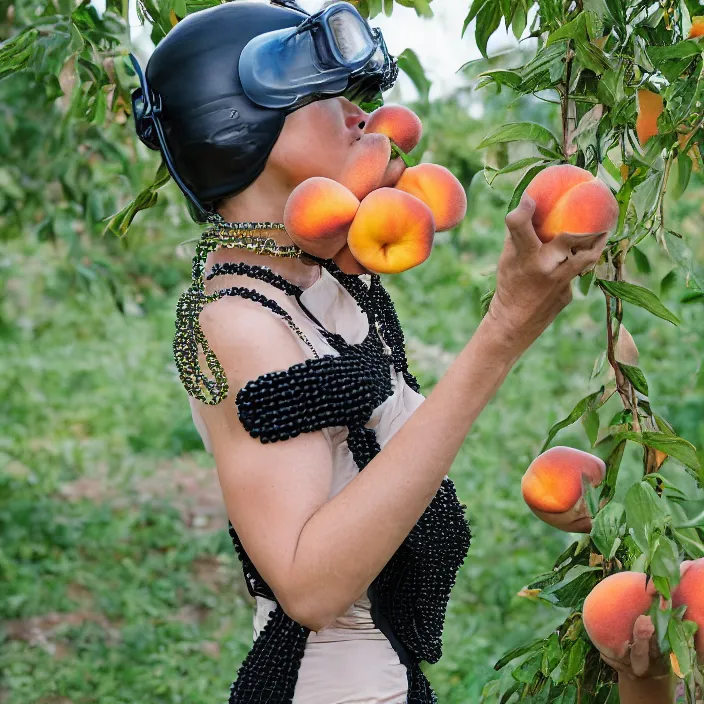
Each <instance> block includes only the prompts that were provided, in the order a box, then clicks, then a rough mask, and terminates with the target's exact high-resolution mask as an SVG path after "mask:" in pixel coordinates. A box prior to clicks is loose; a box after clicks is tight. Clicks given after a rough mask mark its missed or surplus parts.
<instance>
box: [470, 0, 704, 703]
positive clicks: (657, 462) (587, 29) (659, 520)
mask: <svg viewBox="0 0 704 704" xmlns="http://www.w3.org/2000/svg"><path fill="white" fill-rule="evenodd" d="M703 14H704V5H702V4H701V3H700V2H699V1H698V0H685V1H681V2H676V1H674V0H661V1H660V2H659V3H653V2H643V1H642V0H574V1H570V0H565V1H564V2H563V1H562V0H540V2H539V3H533V2H528V0H500V1H495V0H474V2H473V3H471V6H470V9H469V13H468V15H467V17H466V20H465V23H464V28H463V32H464V31H466V30H467V28H468V27H469V26H470V23H472V22H474V28H475V36H476V42H477V45H478V47H479V49H480V51H481V52H482V54H483V55H484V57H485V58H488V57H487V43H488V40H489V37H490V36H491V35H492V34H493V33H494V31H495V30H496V29H498V28H499V26H500V24H501V23H502V21H503V23H504V26H505V27H506V28H507V29H509V30H512V31H513V32H514V34H515V36H516V37H517V38H522V39H524V40H525V39H532V40H533V43H534V45H535V46H536V50H535V53H534V55H533V56H532V57H531V58H530V60H528V61H527V62H526V63H524V64H523V65H517V66H513V67H507V66H502V67H500V68H492V69H491V70H488V71H485V72H484V73H482V74H480V77H479V82H478V87H479V88H488V87H492V86H493V87H495V89H496V90H499V91H502V90H508V91H511V92H513V93H515V94H516V95H518V96H525V95H533V96H536V98H539V99H541V100H546V101H548V102H552V103H554V105H555V108H554V109H555V111H556V114H559V124H560V127H561V129H560V130H559V131H558V130H555V131H552V130H550V129H548V128H546V127H545V126H543V125H540V124H536V123H532V122H513V123H508V124H504V125H502V126H500V127H498V128H497V129H496V130H494V131H493V132H491V133H490V134H488V135H487V136H486V137H485V139H484V140H483V141H482V142H481V144H480V145H478V146H479V147H480V148H492V147H501V148H503V149H504V155H505V153H506V150H505V145H506V144H508V143H513V142H526V143H530V144H532V145H533V150H532V151H533V155H531V156H525V158H520V159H517V160H516V161H513V162H509V160H507V159H504V162H506V163H502V164H499V165H498V166H487V167H486V168H485V173H486V177H487V181H488V182H489V183H493V181H494V179H496V178H498V177H502V176H504V175H505V174H513V175H514V176H516V175H518V176H519V178H518V179H517V185H516V186H515V190H514V191H513V196H512V197H511V199H510V203H509V206H508V209H509V210H511V209H512V208H513V207H515V206H516V205H517V204H518V202H519V200H520V198H521V196H522V194H523V192H524V190H525V189H526V188H527V186H528V185H529V184H530V182H531V181H532V180H533V179H534V178H535V177H536V175H537V174H539V173H540V172H541V171H543V170H544V169H546V168H547V167H549V166H552V165H556V164H572V165H575V166H578V167H581V168H583V169H586V170H588V171H589V172H591V173H592V174H593V175H595V176H597V177H599V178H601V179H602V180H603V181H604V182H606V183H607V184H608V185H609V186H610V187H611V189H612V191H613V192H614V194H615V196H616V199H617V201H618V204H619V218H618V224H617V226H616V228H615V230H614V231H612V235H611V236H610V239H609V240H608V243H607V246H606V248H605V250H604V252H603V255H602V257H601V259H600V261H599V263H598V264H597V266H596V267H595V268H594V269H593V270H592V271H589V272H587V273H584V274H583V275H582V276H581V277H580V280H579V288H580V290H581V292H582V293H583V294H584V295H603V300H604V309H603V310H604V325H605V335H604V338H605V341H606V349H605V351H604V353H603V354H602V355H601V356H600V357H599V358H598V359H597V360H596V362H595V366H594V370H593V372H592V376H591V378H592V379H597V378H599V377H600V375H602V374H601V373H602V372H605V371H606V370H607V368H610V369H608V371H609V374H608V380H607V381H605V383H602V384H601V385H600V386H599V388H597V389H595V390H594V391H593V392H592V393H590V394H589V395H587V396H586V397H585V398H582V399H580V400H579V401H577V402H576V403H575V404H574V407H573V409H572V410H571V412H570V413H569V414H568V415H567V417H566V418H564V420H561V421H560V422H558V423H556V424H555V425H553V427H552V428H550V429H549V431H548V433H547V437H546V440H545V444H544V446H543V451H544V450H546V449H547V448H548V447H549V446H550V445H551V443H552V442H553V440H554V438H555V437H556V435H557V434H558V433H559V432H560V431H561V430H562V429H563V428H566V427H568V426H570V425H572V424H574V423H576V422H578V421H581V422H582V425H583V428H584V430H585V433H586V436H587V438H588V441H589V444H590V445H591V446H592V447H594V448H597V449H598V452H599V454H601V455H603V456H604V460H605V465H606V466H605V472H604V475H603V480H602V481H601V482H600V483H598V485H599V487H600V488H599V490H597V489H595V488H594V487H593V486H590V485H589V483H588V482H586V481H585V482H584V486H583V491H584V495H583V499H584V501H585V503H586V506H587V507H588V510H589V513H590V516H591V517H593V519H592V520H591V521H589V524H588V527H587V528H586V531H587V532H586V534H585V535H584V536H583V537H582V539H581V540H578V541H576V542H574V543H573V544H572V545H570V546H569V548H568V549H567V550H565V552H564V553H563V554H562V555H560V556H559V557H558V558H557V560H556V561H555V564H554V566H553V568H552V569H551V570H549V571H547V572H545V573H543V574H540V575H536V577H535V579H534V580H533V581H532V582H531V583H530V584H528V585H527V586H526V587H525V588H524V589H523V590H522V591H521V592H520V595H521V596H526V597H529V598H532V599H536V600H539V601H542V602H545V603H548V604H552V605H554V606H557V607H565V608H568V609H569V610H570V611H571V613H570V614H569V615H568V617H567V618H566V619H565V620H564V622H563V623H562V624H561V625H560V626H559V628H557V629H556V630H555V631H553V632H552V633H550V634H549V635H548V636H547V637H543V638H538V639H536V640H534V641H532V642H530V643H526V644H525V645H522V646H520V647H518V648H515V649H513V650H512V651H511V652H508V653H506V654H505V655H504V657H502V658H501V659H500V661H499V662H497V663H496V665H495V669H497V670H503V671H504V676H503V677H502V678H501V679H500V680H494V681H492V682H490V683H489V684H487V686H486V687H485V691H484V695H483V701H485V702H489V701H492V702H494V701H497V702H502V703H503V702H509V701H530V702H553V701H559V702H561V703H565V704H566V703H567V702H596V703H605V702H616V701H618V691H617V687H616V685H615V679H614V678H615V672H614V670H612V669H611V668H610V667H609V666H608V665H606V664H605V663H604V661H603V660H602V659H601V658H600V655H599V651H598V650H597V649H596V648H595V647H594V646H593V645H592V643H591V641H590V640H589V637H588V635H587V633H586V630H585V628H584V623H583V620H582V608H583V605H584V601H585V598H586V597H587V596H588V595H589V594H590V592H592V591H593V589H594V588H595V586H596V585H597V584H598V583H599V582H601V581H602V580H603V579H605V578H606V577H608V576H609V575H612V574H614V573H616V572H620V571H632V572H642V573H646V574H647V575H649V576H650V577H651V578H652V582H653V583H654V585H655V587H656V588H657V591H658V592H659V594H660V595H661V596H662V602H661V603H658V601H659V599H655V600H653V604H652V606H651V607H650V610H649V613H650V615H651V617H652V619H653V623H654V625H655V629H656V634H657V638H658V645H659V647H660V650H661V651H662V652H663V653H664V654H666V655H667V654H669V655H670V660H671V663H672V666H673V669H674V671H675V673H676V675H677V677H678V678H679V680H680V682H681V684H683V685H684V687H683V689H684V694H685V697H686V701H687V702H688V703H690V704H694V701H695V695H696V691H697V688H698V687H701V685H702V682H703V678H702V671H701V669H700V668H699V667H698V666H697V655H696V652H695V648H694V633H695V632H696V629H697V625H696V623H695V622H694V621H693V620H691V619H683V614H684V613H685V609H686V606H679V608H674V607H673V602H672V596H673V592H675V590H676V588H677V585H678V583H679V582H680V564H681V563H682V561H683V560H694V559H698V558H701V557H703V556H704V541H703V540H702V529H704V511H703V509H704V469H703V467H702V453H701V452H697V449H696V448H695V447H694V446H693V445H692V444H691V443H690V442H688V441H687V440H685V439H683V438H681V437H679V436H678V434H677V432H676V430H675V429H674V428H673V426H672V425H671V423H669V422H668V420H667V419H666V418H664V417H662V416H661V415H660V414H659V413H658V404H657V399H656V398H651V397H650V392H649V387H648V381H647V378H646V376H645V374H644V373H643V371H642V370H641V369H640V368H639V366H638V352H637V349H636V347H635V343H634V342H633V339H632V337H631V336H630V334H629V333H628V332H627V330H626V328H625V326H624V324H623V321H624V318H625V319H627V318H628V311H629V307H630V306H637V307H640V308H643V309H645V310H646V311H648V313H650V314H652V315H654V316H657V317H658V318H661V319H664V320H665V321H668V323H670V324H672V325H678V323H679V319H678V316H677V315H676V314H675V313H674V312H673V311H671V310H670V309H668V308H667V307H666V306H665V305H664V304H663V302H662V301H661V300H660V298H659V297H658V296H657V295H656V293H655V292H654V291H652V290H650V289H649V288H647V287H644V286H640V285H636V284H634V283H631V282H629V281H628V280H627V278H628V276H627V273H628V268H630V267H633V269H632V271H635V272H637V273H639V274H641V275H645V276H647V275H648V274H650V273H651V272H652V271H653V268H654V267H652V266H651V262H650V261H649V259H648V257H647V255H646V254H645V252H644V251H643V249H642V247H639V245H640V244H641V243H643V242H644V241H645V240H646V239H649V238H650V239H654V240H655V241H656V242H657V244H658V245H659V247H660V248H661V250H662V256H663V257H669V258H671V259H672V260H673V261H674V263H675V264H676V266H677V267H678V269H679V271H680V272H681V276H682V280H683V281H684V286H685V287H686V288H685V293H684V295H683V297H682V303H683V304H687V305H692V306H697V307H701V306H702V305H704V274H703V272H702V269H701V267H700V266H699V265H698V263H697V262H695V261H693V256H692V253H691V251H690V249H689V248H688V246H687V242H686V241H685V238H684V237H683V235H682V234H681V233H679V232H676V231H673V230H672V229H671V228H670V227H669V226H668V221H667V212H666V194H668V195H669V196H670V197H674V198H675V199H676V198H678V197H679V196H681V195H682V193H684V191H685V189H686V188H687V186H688V184H689V182H690V178H691V175H692V172H693V171H700V170H701V169H702V167H703V166H704V164H703V163H702V153H701V151H700V145H701V144H704V107H703V104H704V70H703V67H704V41H703V40H702V39H701V38H700V37H702V35H704V17H701V15H703ZM502 63H506V61H503V62H502ZM555 132H557V133H555ZM676 277H677V275H676V274H674V273H671V274H670V275H669V278H670V281H669V282H668V284H671V283H672V279H674V278H676ZM663 283H665V282H663ZM490 296H491V292H490V293H488V294H487V296H486V297H485V303H488V300H489V299H490ZM701 311H702V315H704V309H701ZM699 374H700V377H701V376H702V370H701V369H700V372H699ZM602 376H604V375H602ZM612 397H614V398H617V399H619V401H620V406H622V408H621V410H619V411H618V412H617V413H616V414H615V415H613V417H611V414H610V413H609V414H607V413H606V412H605V411H606V408H605V406H606V404H607V402H608V401H609V399H611V398H612ZM629 443H632V444H635V445H636V446H638V447H640V448H641V449H642V471H641V474H642V477H641V479H640V480H639V481H637V482H636V483H635V484H633V486H631V487H630V489H629V490H628V491H627V493H626V494H625V498H624V499H623V500H621V501H617V500H615V493H616V482H617V478H618V476H619V469H620V467H621V462H622V459H623V457H624V451H625V449H626V447H627V445H628V444H629ZM666 461H672V462H676V463H679V464H680V465H682V466H683V467H685V468H686V470H687V472H688V473H689V474H690V475H691V477H692V478H693V480H694V484H695V486H696V488H697V491H696V495H691V494H686V493H685V492H683V491H681V490H680V489H678V488H677V487H676V486H674V484H673V483H671V482H669V481H668V479H667V478H666V477H665V476H664V475H663V473H662V472H661V471H660V470H661V467H662V465H663V463H664V462H666ZM661 606H664V608H661ZM702 625H703V626H704V624H702Z"/></svg>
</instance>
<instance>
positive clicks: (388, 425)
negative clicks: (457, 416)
mask: <svg viewBox="0 0 704 704" xmlns="http://www.w3.org/2000/svg"><path fill="white" fill-rule="evenodd" d="M241 278H242V279H243V280H244V279H246V278H247V277H244V276H242V277H241ZM360 279H361V280H362V281H364V282H365V283H366V285H367V286H368V285H369V282H370V275H369V274H362V275H360ZM250 281H252V279H250ZM241 285H244V286H246V285H247V284H246V283H242V284H241ZM267 288H269V286H268V285H267V286H266V287H263V286H262V287H259V288H258V290H260V291H262V292H265V290H266V289H267ZM287 298H288V300H289V301H290V302H289V303H288V305H286V306H283V307H284V308H285V309H286V311H287V312H288V313H289V314H290V315H291V317H292V318H293V321H294V322H295V323H296V325H298V327H299V328H300V329H301V330H302V331H303V333H304V334H305V335H306V337H307V338H308V339H309V340H310V342H311V343H312V345H313V347H314V348H315V350H316V352H317V353H318V355H320V356H321V357H322V356H323V355H327V354H332V355H338V354H339V353H338V352H337V350H335V349H334V348H333V347H331V346H330V345H329V344H328V343H327V341H326V340H325V338H324V337H323V336H322V335H320V334H319V333H318V332H317V328H316V326H315V324H314V323H313V321H311V320H310V318H309V317H308V316H307V315H306V313H305V312H304V311H303V309H302V308H301V307H300V306H299V305H298V302H297V300H296V298H295V297H293V296H289V297H287ZM301 301H302V302H303V305H304V306H306V308H308V310H309V311H310V312H311V313H312V314H313V315H314V316H315V317H316V318H317V319H318V320H319V321H320V323H321V324H322V325H323V326H324V327H325V328H326V329H327V330H328V331H329V332H331V333H338V334H340V335H342V337H344V338H345V340H346V341H347V342H348V343H350V344H357V343H360V342H362V341H363V340H364V338H365V337H366V335H367V333H368V330H369V323H368V321H367V317H366V315H365V314H364V312H363V311H362V309H361V308H360V307H359V305H358V304H357V301H356V300H355V299H354V298H353V297H352V295H351V294H350V293H349V292H348V291H347V289H345V288H344V286H343V285H342V284H341V283H339V282H338V281H337V279H335V277H334V276H333V275H332V274H331V273H330V272H329V271H327V269H325V268H324V267H320V278H319V279H318V280H317V281H316V282H315V283H313V284H312V285H311V286H309V287H308V288H307V289H305V290H304V291H303V293H302V294H301ZM252 305H258V304H256V303H253V304H252ZM282 324H283V325H286V323H285V322H283V321H282ZM291 334H292V335H293V334H294V333H293V332H292V333H291ZM294 336H295V335H294ZM295 337H296V339H297V340H298V341H299V343H300V345H301V349H303V351H304V352H305V353H306V355H307V357H312V356H313V354H312V352H311V350H310V348H309V347H308V346H307V345H306V344H305V343H304V342H303V341H302V340H301V339H300V338H299V337H298V336H295ZM389 374H390V375H391V380H392V387H393V393H392V395H391V396H389V397H388V398H387V399H386V400H385V401H384V402H383V403H382V404H381V405H379V406H378V407H377V408H376V409H375V410H374V412H373V414H372V416H371V418H370V420H369V421H368V422H367V424H366V427H368V428H374V429H375V431H376V437H377V442H378V443H379V445H380V447H381V448H382V449H383V447H384V445H385V444H386V443H387V442H388V441H389V440H390V438H391V437H392V436H393V435H394V433H396V431H397V430H398V429H399V428H400V427H401V426H402V425H403V423H404V421H405V420H406V419H407V418H408V417H409V416H410V415H411V414H412V413H413V411H414V410H415V409H416V408H418V406H420V404H421V403H422V402H423V401H424V400H425V397H424V396H423V395H422V394H420V393H418V392H416V391H414V390H413V389H411V387H410V386H408V384H406V381H405V379H404V377H403V374H402V373H400V372H398V373H396V371H395V370H394V367H393V365H391V364H389ZM188 398H189V401H190V404H191V411H192V414H193V420H194V423H195V425H196V427H197V428H198V431H199V433H200V435H201V437H202V439H203V443H204V445H205V448H206V450H207V451H209V452H211V448H210V442H209V438H208V433H207V428H206V427H205V424H204V422H203V420H202V418H201V416H200V412H199V409H198V407H199V405H200V404H201V402H200V401H198V400H197V399H194V398H192V397H190V396H189V397H188ZM322 432H323V434H324V435H325V437H326V439H327V440H328V442H329V443H330V447H331V449H332V452H333V458H334V468H333V471H334V476H333V482H332V488H331V491H330V498H332V497H333V496H335V495H336V494H337V493H339V492H340V491H342V489H344V487H345V486H346V485H347V484H348V483H349V482H351V481H352V480H353V479H354V477H356V476H357V474H358V472H359V470H358V467H357V465H356V464H355V462H354V460H353V458H352V453H351V452H350V450H349V448H348V446H347V442H346V439H347V427H346V426H337V427H334V426H333V427H330V428H324V429H323V430H322ZM274 607H275V603H274V602H273V601H270V600H268V599H265V598H263V597H259V596H257V597H256V610H255V613H254V624H253V625H254V630H253V637H254V639H255V640H256V638H257V636H258V635H259V632H260V631H261V630H262V628H263V627H264V625H265V624H266V623H267V620H268V618H269V614H270V612H271V610H272V609H273V608H274ZM369 609H370V603H369V599H368V597H367V592H366V591H365V593H364V594H362V595H360V597H359V599H357V601H355V603H354V604H353V605H352V606H351V607H350V608H349V609H348V610H347V611H346V612H345V613H344V614H341V615H340V616H338V617H337V618H336V619H335V620H334V621H333V622H332V623H331V624H330V625H329V626H328V627H326V628H324V629H322V630H320V631H317V632H316V631H311V633H310V635H309V636H308V640H307V642H306V647H305V651H304V654H303V659H302V661H301V666H300V669H299V673H298V680H297V682H296V689H295V694H294V697H293V704H382V703H383V704H405V702H406V693H407V687H408V681H407V678H406V667H405V666H404V665H403V664H402V663H401V662H400V660H399V658H398V656H397V654H396V651H395V650H394V649H393V648H392V646H391V644H390V643H389V641H388V639H387V638H386V636H385V635H384V634H383V633H382V632H381V631H380V630H379V629H377V628H376V627H375V626H374V623H373V621H372V618H371V615H370V612H369Z"/></svg>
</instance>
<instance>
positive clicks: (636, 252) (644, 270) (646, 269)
mask: <svg viewBox="0 0 704 704" xmlns="http://www.w3.org/2000/svg"><path fill="white" fill-rule="evenodd" d="M629 251H631V252H633V260H634V261H635V263H636V269H638V271H639V272H640V273H641V274H649V273H650V272H651V271H652V269H651V267H650V261H648V257H647V256H646V255H645V254H644V253H643V252H642V251H641V250H640V249H638V247H636V246H633V247H631V249H630V250H629Z"/></svg>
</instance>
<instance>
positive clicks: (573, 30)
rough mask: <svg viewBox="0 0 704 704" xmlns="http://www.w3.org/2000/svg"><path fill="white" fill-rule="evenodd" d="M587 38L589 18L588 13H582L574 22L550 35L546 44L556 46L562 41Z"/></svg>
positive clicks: (564, 25)
mask: <svg viewBox="0 0 704 704" xmlns="http://www.w3.org/2000/svg"><path fill="white" fill-rule="evenodd" d="M586 36H587V16H586V13H584V12H580V13H579V14H578V15H577V17H575V18H574V19H573V20H572V21H570V22H567V23H566V24H563V25H562V27H560V28H559V29H558V30H556V31H555V32H553V33H552V34H550V35H549V36H548V38H547V41H546V44H547V45H548V46H550V44H554V43H555V42H557V41H560V40H562V39H577V38H580V39H581V38H585V37H586Z"/></svg>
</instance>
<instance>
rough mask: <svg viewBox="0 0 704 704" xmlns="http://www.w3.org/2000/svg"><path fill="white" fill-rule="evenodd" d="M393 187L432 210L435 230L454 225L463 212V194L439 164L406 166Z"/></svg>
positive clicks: (460, 188) (460, 218)
mask: <svg viewBox="0 0 704 704" xmlns="http://www.w3.org/2000/svg"><path fill="white" fill-rule="evenodd" d="M396 188H398V189H399V190H401V191H405V192H406V193H410V194H411V195H412V196H415V197H416V198H419V199H420V200H422V201H423V202H424V203H425V204H426V205H427V206H428V207H429V208H430V210H432V212H433V217H434V218H435V230H436V232H443V231H444V230H449V229H451V228H453V227H455V225H458V224H459V223H460V222H462V220H463V219H464V216H465V215H466V214H467V194H466V193H465V191H464V187H463V186H462V184H461V183H460V182H459V180H458V179H457V178H456V177H455V176H454V174H453V173H452V172H451V171H450V170H449V169H446V168H445V167H444V166H440V165H439V164H418V166H412V167H411V168H409V169H406V170H405V171H404V172H403V174H402V175H401V178H400V179H399V180H398V183H397V184H396Z"/></svg>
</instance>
